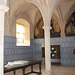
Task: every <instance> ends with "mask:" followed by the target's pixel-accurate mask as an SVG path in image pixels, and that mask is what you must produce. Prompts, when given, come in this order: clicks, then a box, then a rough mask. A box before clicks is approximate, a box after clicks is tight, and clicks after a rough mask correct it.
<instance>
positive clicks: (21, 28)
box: [16, 19, 30, 46]
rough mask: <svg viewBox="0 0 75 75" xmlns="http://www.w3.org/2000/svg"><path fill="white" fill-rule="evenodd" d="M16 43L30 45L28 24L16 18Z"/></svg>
mask: <svg viewBox="0 0 75 75" xmlns="http://www.w3.org/2000/svg"><path fill="white" fill-rule="evenodd" d="M16 45H17V46H30V24H29V23H28V22H27V21H26V20H24V19H17V20H16Z"/></svg>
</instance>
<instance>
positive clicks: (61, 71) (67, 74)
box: [4, 65, 75, 75]
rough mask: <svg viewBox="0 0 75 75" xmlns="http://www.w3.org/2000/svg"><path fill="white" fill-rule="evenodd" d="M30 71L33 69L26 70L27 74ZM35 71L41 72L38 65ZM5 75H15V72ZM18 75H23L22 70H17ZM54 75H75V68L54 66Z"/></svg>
mask: <svg viewBox="0 0 75 75" xmlns="http://www.w3.org/2000/svg"><path fill="white" fill-rule="evenodd" d="M30 70H31V69H30V67H29V68H27V69H26V72H29V71H30ZM34 71H39V69H38V65H35V66H34ZM42 72H44V65H42ZM4 75H13V72H9V73H5V74H4ZM16 75H23V74H22V70H21V69H20V70H17V71H16ZM29 75H37V74H29ZM52 75H75V66H52Z"/></svg>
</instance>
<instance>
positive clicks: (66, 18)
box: [65, 3, 75, 24]
mask: <svg viewBox="0 0 75 75" xmlns="http://www.w3.org/2000/svg"><path fill="white" fill-rule="evenodd" d="M74 11H75V3H74V4H73V5H72V6H71V8H70V9H69V11H68V13H67V15H65V24H66V23H67V20H68V19H69V17H70V16H71V15H72V13H73V12H74Z"/></svg>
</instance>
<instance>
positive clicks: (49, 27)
mask: <svg viewBox="0 0 75 75" xmlns="http://www.w3.org/2000/svg"><path fill="white" fill-rule="evenodd" d="M43 29H44V30H46V29H48V30H51V29H52V27H51V26H48V25H45V26H43Z"/></svg>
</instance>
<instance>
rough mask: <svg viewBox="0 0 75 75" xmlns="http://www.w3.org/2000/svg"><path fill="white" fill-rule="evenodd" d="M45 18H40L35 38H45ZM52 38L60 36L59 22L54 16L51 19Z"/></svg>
mask: <svg viewBox="0 0 75 75" xmlns="http://www.w3.org/2000/svg"><path fill="white" fill-rule="evenodd" d="M43 26H44V23H43V19H42V18H41V19H39V21H38V22H37V24H36V26H35V30H34V38H35V39H39V38H44V30H43ZM51 27H52V29H51V32H50V34H51V38H53V37H60V36H61V35H60V26H59V24H58V22H57V21H56V20H55V18H53V17H52V19H51Z"/></svg>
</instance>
